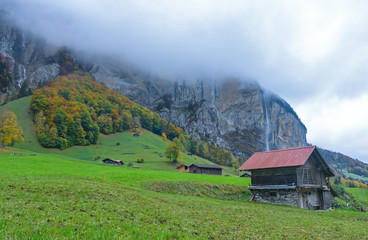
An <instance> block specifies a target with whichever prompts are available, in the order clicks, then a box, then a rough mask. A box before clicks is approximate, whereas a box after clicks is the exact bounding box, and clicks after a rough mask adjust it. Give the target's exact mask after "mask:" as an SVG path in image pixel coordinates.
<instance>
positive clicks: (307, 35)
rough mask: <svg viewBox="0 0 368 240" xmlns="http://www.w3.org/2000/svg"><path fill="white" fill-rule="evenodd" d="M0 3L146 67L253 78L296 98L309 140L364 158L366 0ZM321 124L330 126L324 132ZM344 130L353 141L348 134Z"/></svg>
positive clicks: (76, 41)
mask: <svg viewBox="0 0 368 240" xmlns="http://www.w3.org/2000/svg"><path fill="white" fill-rule="evenodd" d="M0 3H1V5H2V6H4V8H5V9H6V10H7V11H8V12H10V13H11V16H12V18H13V19H14V20H15V21H16V22H17V24H19V25H20V26H21V27H23V28H24V29H27V30H29V31H31V32H34V33H36V34H38V35H41V36H43V37H45V38H46V39H47V40H49V41H50V42H53V43H55V44H59V45H66V46H69V47H72V48H75V49H78V50H81V51H87V52H91V53H94V54H95V53H97V54H104V55H111V56H113V57H115V58H118V59H121V60H125V61H130V62H132V63H134V64H136V65H138V66H140V67H142V68H144V69H146V70H147V71H151V72H157V73H162V72H169V73H193V72H195V73H201V74H209V75H214V74H224V75H227V74H229V75H235V76H239V77H241V78H251V79H256V80H258V81H259V82H260V83H261V85H263V86H265V87H266V88H268V89H270V90H272V91H274V92H276V93H278V94H279V95H280V96H282V97H284V98H285V99H286V100H287V101H288V102H289V103H291V105H293V106H294V107H295V109H296V110H297V112H298V113H299V114H300V115H301V119H302V121H303V122H304V123H305V124H306V126H307V128H308V129H309V133H308V138H309V141H310V142H312V143H314V144H320V145H323V146H328V147H330V146H331V148H333V150H336V151H345V152H348V153H351V155H352V156H353V157H357V158H360V159H362V160H365V161H368V153H366V152H365V153H364V152H361V151H360V150H361V149H362V146H361V145H359V143H362V142H366V141H365V140H366V139H367V138H366V137H365V136H363V135H362V134H358V133H359V132H366V131H367V129H368V127H367V124H365V123H366V122H368V117H367V116H366V115H363V116H360V112H361V111H362V109H361V107H363V106H362V105H363V104H362V101H365V100H367V99H366V98H365V96H366V95H367V92H368V81H367V79H366V76H368V68H366V62H368V42H367V41H366V40H367V38H368V31H367V29H366V27H365V23H366V22H368V15H367V14H366V11H365V9H367V7H368V3H367V2H366V1H363V0H357V1H348V0H341V1H338V0H326V1H316V0H312V1H292V0H279V1H241V0H229V1H220V0H203V1H195V0H178V1H168V0H153V1H142V0H137V1H123V0H120V1H118V0H106V1H99V0H88V1H87V0H79V1H75V0H63V1H60V0H55V1H50V0H27V1H24V0H0ZM347 103H348V105H349V106H350V107H348V108H344V107H341V108H340V107H339V106H345V104H347ZM322 109H324V110H323V112H322ZM346 110H349V115H351V116H356V118H361V119H362V121H361V122H358V123H356V122H354V123H355V124H354V125H355V128H354V129H355V130H352V129H351V128H350V127H349V126H346V124H347V122H348V121H352V119H349V118H343V120H338V119H340V118H338V119H337V117H338V116H337V115H336V111H346ZM313 113H318V114H314V116H313V117H312V116H311V115H310V114H313ZM315 119H320V121H317V120H315ZM318 125H319V126H320V127H319V128H318V127H315V126H318ZM321 126H323V127H321ZM329 126H334V127H335V129H336V131H333V130H332V128H331V129H330V130H328V133H327V129H329ZM315 129H318V130H315ZM316 131H317V132H316ZM352 131H353V132H357V134H355V135H351V132H352ZM324 132H325V133H326V134H323V133H324ZM323 135H329V136H331V138H333V139H335V140H336V144H334V145H328V144H327V143H331V142H333V141H332V140H331V139H326V138H324V137H323ZM350 136H352V138H354V139H357V141H349V143H346V141H344V138H345V139H346V138H349V137H350ZM335 140H334V141H335ZM363 148H364V147H363Z"/></svg>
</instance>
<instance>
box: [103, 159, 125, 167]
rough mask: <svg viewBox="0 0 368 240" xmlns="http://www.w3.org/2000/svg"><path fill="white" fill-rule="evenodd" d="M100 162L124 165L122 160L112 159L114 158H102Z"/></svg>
mask: <svg viewBox="0 0 368 240" xmlns="http://www.w3.org/2000/svg"><path fill="white" fill-rule="evenodd" d="M102 162H103V163H104V164H110V165H117V166H123V165H124V163H123V161H121V160H114V159H111V158H105V159H104V160H102Z"/></svg>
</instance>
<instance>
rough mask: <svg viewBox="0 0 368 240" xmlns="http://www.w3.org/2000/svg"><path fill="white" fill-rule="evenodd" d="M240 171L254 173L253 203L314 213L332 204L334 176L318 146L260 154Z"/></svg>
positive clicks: (250, 188) (252, 175) (247, 162)
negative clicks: (277, 205) (292, 207)
mask: <svg viewBox="0 0 368 240" xmlns="http://www.w3.org/2000/svg"><path fill="white" fill-rule="evenodd" d="M239 170H250V171H251V173H252V174H251V181H252V186H250V187H248V189H249V190H250V191H251V192H252V198H251V200H254V201H260V202H266V203H275V204H283V205H290V206H296V207H300V208H304V209H314V210H316V209H328V208H330V207H331V205H332V203H333V196H332V194H331V191H330V186H329V178H330V177H333V176H334V173H333V171H332V170H331V168H330V167H329V166H328V165H327V163H326V161H325V160H324V159H323V157H322V156H321V154H320V153H319V151H318V150H317V148H316V147H315V146H308V147H301V148H292V149H285V150H276V151H269V152H258V153H255V154H253V155H252V156H251V157H250V158H249V159H248V160H247V161H246V162H245V163H244V164H243V165H242V166H241V167H240V168H239Z"/></svg>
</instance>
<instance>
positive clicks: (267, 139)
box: [263, 93, 270, 151]
mask: <svg viewBox="0 0 368 240" xmlns="http://www.w3.org/2000/svg"><path fill="white" fill-rule="evenodd" d="M263 103H264V112H265V114H264V117H265V120H266V126H265V142H266V151H270V140H269V139H270V119H269V117H268V108H267V102H266V96H265V94H264V93H263Z"/></svg>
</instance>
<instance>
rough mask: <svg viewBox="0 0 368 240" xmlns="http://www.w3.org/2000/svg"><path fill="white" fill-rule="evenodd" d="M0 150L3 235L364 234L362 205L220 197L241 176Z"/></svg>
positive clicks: (366, 220)
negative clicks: (328, 207) (312, 205)
mask: <svg viewBox="0 0 368 240" xmlns="http://www.w3.org/2000/svg"><path fill="white" fill-rule="evenodd" d="M15 150H16V149H10V152H11V151H15ZM2 154H3V155H0V238H1V239H13V238H14V239H28V238H29V239H261V238H262V239H264V238H266V239H267V238H271V239H282V238H287V239H364V238H365V237H366V236H367V235H366V234H367V225H368V215H367V214H366V213H361V212H354V211H348V210H335V211H331V212H317V211H308V210H303V209H298V208H294V207H286V206H277V205H270V204H259V203H254V202H249V201H245V200H222V199H221V197H222V195H226V194H229V193H228V192H227V190H229V189H239V191H241V189H242V188H243V187H242V186H246V185H247V184H249V179H247V178H235V177H224V176H209V175H195V174H185V173H177V172H168V171H153V170H144V169H131V168H126V167H114V166H106V165H102V164H97V163H92V162H85V161H76V160H68V159H65V157H61V156H55V155H51V154H49V155H47V154H38V153H36V154H34V153H31V152H26V151H24V152H22V153H21V154H23V155H24V156H20V154H18V153H17V154H18V155H17V154H16V155H15V156H11V155H9V154H8V152H6V151H2ZM31 154H32V155H31ZM35 155H36V156H35ZM158 181H159V182H158ZM157 182H158V183H159V184H160V183H162V184H163V183H176V184H173V185H172V184H171V185H172V186H180V184H184V185H188V186H194V187H195V188H194V189H192V192H191V194H192V195H198V194H197V193H198V192H197V190H198V189H200V190H198V191H203V192H202V193H203V194H202V195H204V196H202V197H196V196H191V194H185V195H182V193H181V192H180V191H177V192H176V194H170V193H165V192H155V191H151V190H149V188H147V185H150V184H151V185H152V183H153V184H154V183H157ZM193 183H195V184H193ZM218 184H229V185H221V186H223V188H221V189H222V190H221V191H218V192H217V194H218V195H217V196H214V195H213V196H212V197H206V196H205V195H206V192H205V191H207V190H206V188H199V187H198V186H206V185H207V186H211V187H210V188H208V189H211V188H213V187H216V186H218ZM163 185H164V184H163ZM237 186H238V187H237ZM219 189H220V188H219ZM189 193H190V191H189ZM234 193H236V191H235V192H233V193H230V194H234ZM244 194H245V193H244ZM235 195H236V194H235ZM234 199H236V198H234Z"/></svg>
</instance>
